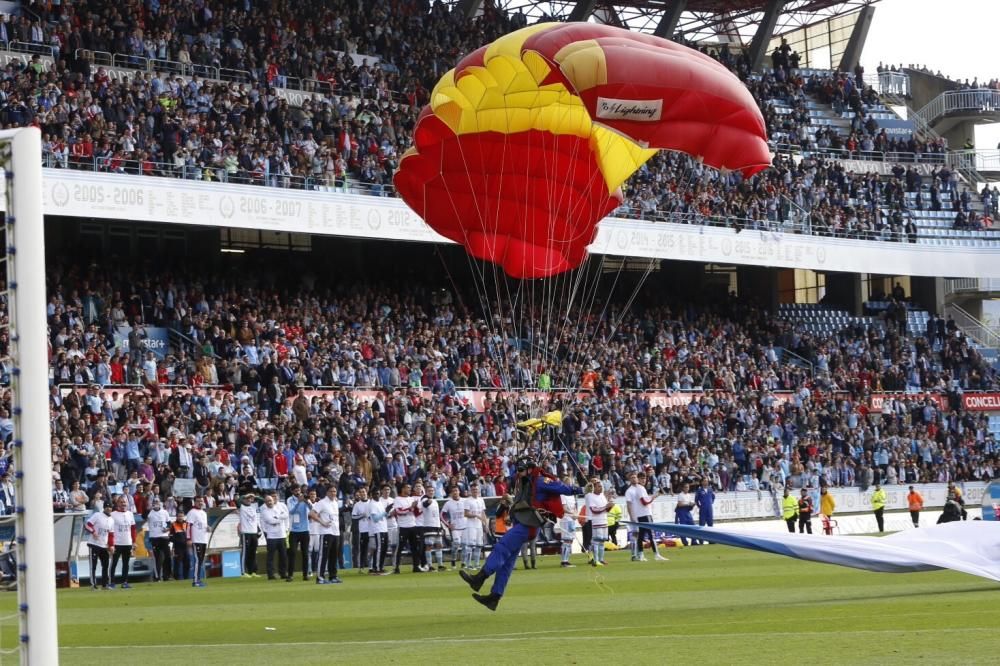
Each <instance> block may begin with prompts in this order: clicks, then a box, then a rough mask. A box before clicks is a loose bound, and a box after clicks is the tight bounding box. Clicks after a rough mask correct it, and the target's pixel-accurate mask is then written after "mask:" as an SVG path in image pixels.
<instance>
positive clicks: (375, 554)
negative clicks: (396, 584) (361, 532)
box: [368, 486, 392, 575]
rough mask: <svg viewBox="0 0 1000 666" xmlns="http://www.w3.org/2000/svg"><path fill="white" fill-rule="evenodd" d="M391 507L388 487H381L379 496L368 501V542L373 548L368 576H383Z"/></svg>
mask: <svg viewBox="0 0 1000 666" xmlns="http://www.w3.org/2000/svg"><path fill="white" fill-rule="evenodd" d="M391 507H392V498H391V497H389V486H382V489H381V494H380V496H379V497H377V498H374V499H371V500H369V501H368V540H369V542H371V544H372V547H373V550H372V555H371V560H370V562H371V568H370V569H369V570H368V573H370V574H378V575H385V553H386V548H387V546H388V543H389V515H388V512H389V509H390V508H391Z"/></svg>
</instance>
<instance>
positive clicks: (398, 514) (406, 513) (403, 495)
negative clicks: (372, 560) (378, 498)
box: [392, 483, 420, 574]
mask: <svg viewBox="0 0 1000 666" xmlns="http://www.w3.org/2000/svg"><path fill="white" fill-rule="evenodd" d="M419 506H420V504H419V502H418V498H416V497H412V496H411V495H410V484H408V483H404V484H403V485H402V487H401V488H400V489H399V495H398V496H397V497H396V498H395V499H394V500H393V501H392V515H393V516H395V518H396V525H398V526H399V545H397V546H396V556H395V558H394V559H393V567H392V573H394V574H398V573H399V561H400V560H401V559H402V556H403V545H404V544H405V545H406V546H407V547H408V548H409V550H410V560H411V561H412V567H413V573H419V572H420V552H419V551H420V544H419V542H418V540H417V517H418V516H419V514H420V509H419Z"/></svg>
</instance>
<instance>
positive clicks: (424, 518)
mask: <svg viewBox="0 0 1000 666" xmlns="http://www.w3.org/2000/svg"><path fill="white" fill-rule="evenodd" d="M417 487H418V488H420V486H419V485H418V486H417ZM420 521H421V523H422V524H423V528H424V539H423V541H424V561H425V562H427V569H428V571H434V563H435V562H437V570H438V571H444V550H443V540H442V538H441V506H440V505H439V504H438V502H437V500H436V499H434V488H433V487H432V486H430V485H428V486H427V488H426V489H425V490H424V492H423V495H422V496H421V498H420Z"/></svg>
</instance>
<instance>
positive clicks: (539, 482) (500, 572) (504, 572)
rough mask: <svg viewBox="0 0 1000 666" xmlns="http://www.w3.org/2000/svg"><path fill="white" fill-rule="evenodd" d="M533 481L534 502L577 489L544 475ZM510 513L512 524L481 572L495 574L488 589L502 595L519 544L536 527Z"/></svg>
mask: <svg viewBox="0 0 1000 666" xmlns="http://www.w3.org/2000/svg"><path fill="white" fill-rule="evenodd" d="M534 483H535V492H534V498H535V500H536V503H538V502H542V501H544V500H547V499H551V498H552V497H555V496H557V495H573V494H575V493H576V490H577V489H576V488H574V487H573V486H567V485H566V484H565V483H562V482H560V481H556V480H555V479H549V478H546V477H544V476H539V477H537V478H536V479H535V482H534ZM511 515H512V517H513V518H514V521H515V524H514V526H513V527H511V528H510V529H509V530H507V533H506V534H505V535H504V536H503V538H502V539H500V541H498V542H497V544H496V545H495V546H493V552H492V553H490V556H489V557H488V558H486V564H485V565H484V566H483V573H485V574H486V576H487V577H489V576H492V575H493V574H496V578H494V579H493V587H492V588H491V589H490V591H491V592H492V593H493V594H495V595H497V596H503V593H504V590H506V589H507V583H509V582H510V576H511V574H512V573H514V567H515V566H516V565H517V558H518V556H519V554H520V552H521V546H522V545H523V544H524V542H525V541H527V540H529V539H531V538H533V537H534V536H535V532H536V530H537V529H538V528H537V527H529V526H527V525H522V524H521V523H518V522H516V521H517V516H516V515H515V514H513V513H512V514H511Z"/></svg>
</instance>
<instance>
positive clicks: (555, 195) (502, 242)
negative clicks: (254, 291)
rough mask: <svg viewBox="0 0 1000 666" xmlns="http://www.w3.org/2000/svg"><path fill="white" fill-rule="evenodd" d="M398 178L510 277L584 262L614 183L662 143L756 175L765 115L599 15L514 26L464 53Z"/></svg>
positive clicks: (712, 67) (764, 155)
mask: <svg viewBox="0 0 1000 666" xmlns="http://www.w3.org/2000/svg"><path fill="white" fill-rule="evenodd" d="M414 144H415V145H414V147H413V148H411V149H410V150H409V151H407V152H406V154H404V155H403V157H402V159H401V161H400V166H399V170H398V171H397V173H396V175H395V185H396V189H397V191H398V192H399V194H400V196H401V197H402V198H403V200H404V201H406V203H407V204H409V206H410V207H411V208H412V209H413V210H414V211H416V212H417V213H418V214H419V215H421V216H422V217H423V219H424V220H425V221H426V222H427V223H428V224H429V225H430V226H431V227H433V228H434V229H435V230H436V231H438V232H439V233H440V234H442V235H443V236H446V237H447V238H450V239H451V240H453V241H455V242H456V243H460V244H461V245H463V246H465V248H466V250H467V251H468V252H469V253H470V254H471V255H473V256H475V257H477V258H480V259H486V260H489V261H491V262H494V263H497V264H500V265H501V266H503V268H504V270H506V272H507V273H508V274H510V275H511V276H513V277H518V278H538V277H546V276H549V275H554V274H557V273H560V272H563V271H566V270H569V269H572V268H575V267H576V266H578V265H580V263H582V262H583V260H584V258H585V256H586V248H587V246H588V245H590V243H591V242H592V241H593V239H594V235H595V233H596V230H597V223H598V222H599V221H600V220H601V219H602V218H603V217H605V216H606V215H608V214H609V213H610V212H611V211H612V210H614V209H615V208H616V207H617V206H618V205H619V204H620V202H621V190H620V186H621V185H622V183H623V182H625V180H626V179H628V177H629V176H631V175H632V174H633V173H634V172H635V171H636V169H638V168H639V167H640V166H642V164H643V163H644V162H645V161H646V160H648V159H649V158H650V157H652V156H653V155H654V154H655V153H656V151H657V150H676V151H681V152H684V153H687V154H689V155H692V156H694V157H696V158H698V159H701V160H703V161H704V162H705V164H708V165H710V166H713V167H716V168H720V169H727V170H740V171H742V172H743V173H744V174H745V175H751V174H753V173H756V172H757V171H760V170H761V169H764V168H766V167H767V166H768V165H769V164H770V153H769V151H768V147H767V136H766V132H765V128H764V119H763V117H762V116H761V114H760V111H759V110H758V108H757V105H756V103H755V102H754V99H753V97H752V96H751V95H750V92H749V91H748V90H747V89H746V88H745V87H744V86H743V84H742V83H741V82H740V81H739V79H738V78H736V76H734V75H733V74H732V73H731V72H729V71H728V70H727V69H726V68H725V67H723V66H722V65H720V64H719V63H718V62H716V61H714V60H712V59H711V58H709V57H708V56H706V55H704V54H701V53H699V52H697V51H694V50H693V49H689V48H687V47H685V46H681V45H679V44H675V43H673V42H670V41H667V40H665V39H660V38H658V37H653V36H650V35H643V34H638V33H633V32H629V31H627V30H623V29H620V28H615V27H611V26H606V25H597V24H592V23H547V24H539V25H534V26H531V27H528V28H524V29H522V30H518V31H516V32H513V33H511V34H509V35H506V36H504V37H501V38H500V39H497V40H496V41H495V42H493V43H492V44H489V45H487V46H484V47H482V48H480V49H478V50H476V51H474V52H473V53H471V54H469V55H467V56H466V57H465V58H463V59H462V60H461V62H459V63H458V66H456V67H455V69H453V70H451V71H449V72H448V73H447V74H445V75H444V76H443V77H441V80H440V81H438V83H437V85H436V86H435V87H434V90H433V91H432V93H431V99H430V104H429V105H428V106H427V107H426V108H424V110H423V111H422V113H421V115H420V117H419V119H418V121H417V125H416V129H415V132H414Z"/></svg>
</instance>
